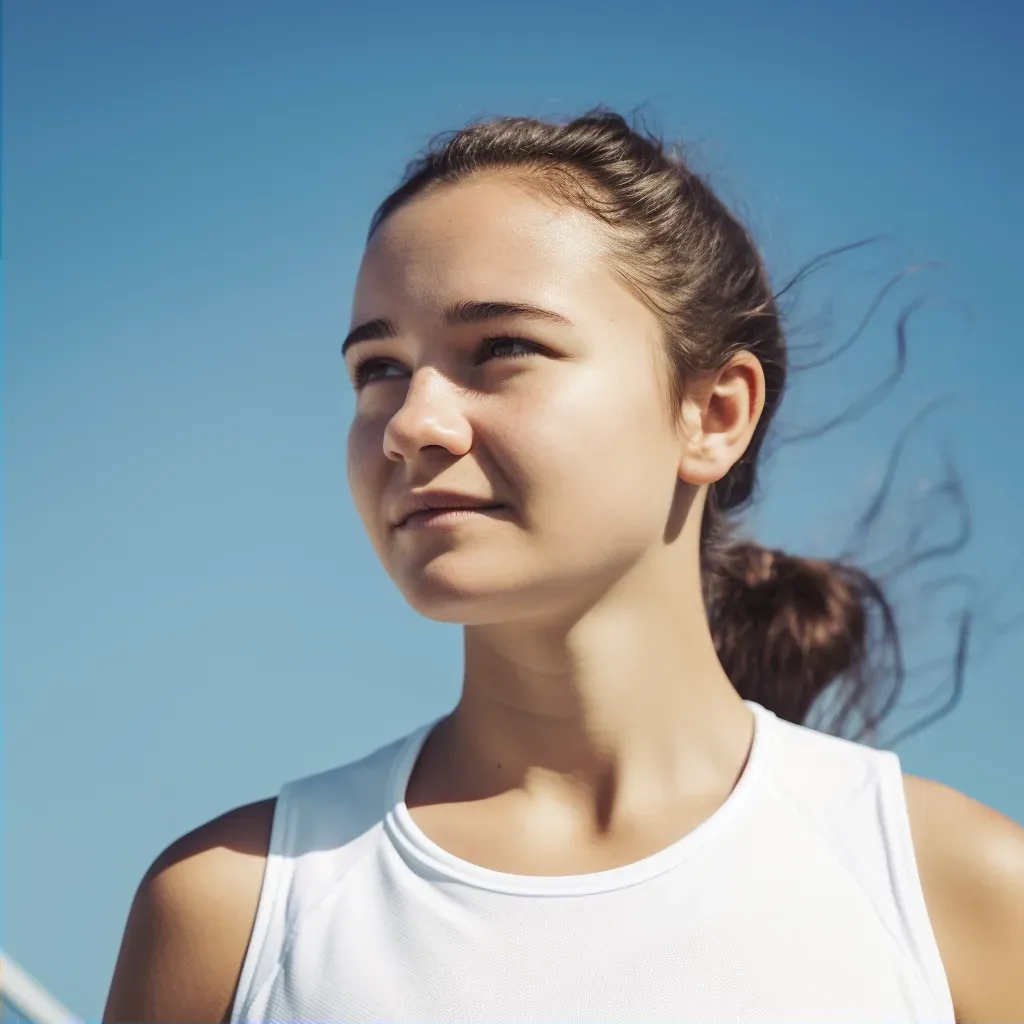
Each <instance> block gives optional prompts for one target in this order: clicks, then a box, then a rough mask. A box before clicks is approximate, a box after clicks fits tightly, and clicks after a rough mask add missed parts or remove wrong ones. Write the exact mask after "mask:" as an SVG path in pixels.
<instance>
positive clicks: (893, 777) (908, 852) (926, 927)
mask: <svg viewBox="0 0 1024 1024" xmlns="http://www.w3.org/2000/svg"><path fill="white" fill-rule="evenodd" d="M879 753H880V754H882V755H883V756H882V758H881V765H882V767H881V772H880V775H881V783H882V798H883V801H884V806H885V816H886V819H887V822H886V824H887V829H886V831H887V833H888V841H889V844H890V857H891V858H892V862H893V874H894V881H895V882H896V885H897V886H898V891H897V892H896V894H895V895H896V899H897V901H898V905H899V910H900V913H901V914H902V916H903V920H904V924H905V927H906V928H907V931H908V934H909V937H910V940H911V942H912V943H913V954H914V956H915V958H916V959H917V962H918V968H919V970H920V971H921V973H922V975H923V976H924V978H925V981H926V983H927V985H928V987H929V990H930V993H931V995H932V998H933V999H934V1000H935V1004H936V1005H935V1009H936V1012H937V1013H939V1014H942V1016H941V1017H940V1018H939V1019H940V1020H942V1021H944V1022H949V1024H953V1022H955V1019H956V1018H955V1014H954V1008H953V997H952V994H951V993H950V990H949V980H948V978H947V977H946V968H945V966H944V965H943V963H942V955H941V953H940V951H939V943H938V940H937V939H936V937H935V929H934V928H933V927H932V921H931V916H930V915H929V913H928V904H927V902H926V901H925V897H924V887H923V886H922V884H921V876H920V873H919V871H918V866H917V854H916V853H915V851H914V839H913V834H912V832H911V829H910V812H909V810H908V808H907V795H906V791H905V790H904V788H903V768H902V766H901V764H900V759H899V757H898V756H897V755H896V754H895V753H893V752H892V751H879Z"/></svg>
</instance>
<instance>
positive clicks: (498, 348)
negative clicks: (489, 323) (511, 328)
mask: <svg viewBox="0 0 1024 1024" xmlns="http://www.w3.org/2000/svg"><path fill="white" fill-rule="evenodd" d="M517 345H518V346H520V347H521V348H522V349H523V351H520V352H515V351H509V350H510V349H514V348H515V346H517ZM539 351H540V347H539V346H538V345H535V344H534V343H533V342H532V341H526V340H525V339H524V338H509V337H496V338H484V340H483V343H482V345H481V346H480V352H481V353H482V354H483V353H490V354H491V355H492V356H494V357H496V358H498V359H521V358H522V357H523V356H529V355H533V354H534V353H535V352H539ZM485 361H486V360H485V359H484V358H481V357H478V358H477V362H478V363H482V362H485Z"/></svg>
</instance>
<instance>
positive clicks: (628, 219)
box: [369, 107, 903, 736]
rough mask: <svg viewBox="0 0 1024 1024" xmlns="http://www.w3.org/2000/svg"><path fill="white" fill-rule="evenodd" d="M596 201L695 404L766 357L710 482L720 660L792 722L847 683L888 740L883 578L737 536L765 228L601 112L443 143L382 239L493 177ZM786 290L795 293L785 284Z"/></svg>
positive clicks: (619, 261)
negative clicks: (405, 210)
mask: <svg viewBox="0 0 1024 1024" xmlns="http://www.w3.org/2000/svg"><path fill="white" fill-rule="evenodd" d="M487 170H493V171H502V170H512V171H516V172H521V174H522V179H523V181H524V183H525V184H526V185H528V186H532V187H536V188H538V189H539V190H540V191H541V192H542V193H543V194H545V195H547V196H549V197H552V198H555V199H556V200H559V201H562V202H565V203H568V204H571V205H573V206H576V207H578V208H581V209H584V210H586V211H588V212H590V213H591V214H593V215H594V216H596V217H598V218H600V219H601V220H602V221H604V222H605V223H606V224H607V225H608V226H609V227H610V228H611V229H612V230H611V232H610V238H611V245H612V257H613V266H614V267H615V268H616V270H617V272H618V273H619V274H621V276H622V278H623V279H624V281H625V283H626V284H627V285H628V286H629V287H630V288H631V289H632V290H633V291H634V292H635V293H636V294H637V295H638V297H640V298H641V299H642V300H643V301H644V302H645V303H646V304H647V305H648V306H649V307H650V308H651V309H652V311H653V312H655V314H656V315H657V316H658V318H659V319H660V321H661V323H662V326H663V330H664V338H665V344H666V348H665V351H666V354H667V357H668V360H669V363H670V368H671V372H670V373H669V374H668V375H667V379H668V383H669V397H670V398H671V399H672V400H673V406H674V407H675V408H677V409H678V408H679V400H680V399H681V397H682V393H683V388H684V386H685V382H686V381H687V380H688V379H690V378H691V377H693V376H694V375H696V374H700V373H703V372H707V371H710V370H714V369H717V368H720V367H721V366H723V365H724V364H725V363H726V362H727V361H728V360H729V358H730V357H731V356H732V355H733V354H735V353H736V352H739V351H742V350H746V351H749V352H752V353H753V354H754V355H756V356H757V358H758V359H759V360H760V363H761V365H762V367H763V369H764V375H765V381H766V385H767V397H766V404H765V408H764V412H763V414H762V416H761V419H760V422H759V423H758V425H757V429H756V431H755V433H754V436H753V438H752V440H751V442H750V445H749V447H748V448H747V450H746V452H745V453H744V454H743V456H742V458H741V459H740V460H739V461H738V462H737V463H736V464H735V465H734V466H733V467H732V469H731V470H730V471H729V473H728V474H727V475H726V476H725V477H724V478H723V479H722V480H720V481H718V482H717V483H716V484H714V485H713V486H712V487H710V488H709V493H708V496H707V502H706V505H705V510H704V518H703V521H702V524H701V557H702V570H703V581H704V596H705V602H706V606H707V612H708V618H709V621H710V625H711V630H712V635H713V637H714V640H715V646H716V648H717V651H718V656H719V658H720V660H721V662H722V665H723V666H724V668H725V670H726V672H727V674H728V676H729V678H730V679H731V680H732V683H733V685H734V686H735V687H736V689H737V690H738V691H739V693H740V694H741V695H742V696H743V697H745V698H749V699H752V700H755V701H757V702H758V703H760V704H762V705H763V706H765V707H767V708H769V709H770V710H772V711H774V712H775V713H776V714H777V715H779V716H780V717H782V718H784V719H787V720H789V721H792V722H799V723H803V722H805V721H806V720H807V718H808V715H809V713H810V711H811V709H812V707H813V706H814V705H815V704H816V702H817V701H818V698H819V697H821V696H822V695H823V694H824V693H825V691H826V690H827V689H828V688H829V687H830V686H831V684H833V683H838V684H841V686H842V692H841V693H840V697H841V699H840V700H839V702H838V704H839V710H838V712H837V713H836V714H835V715H834V716H833V719H832V721H831V722H830V723H828V726H827V727H828V728H830V729H832V730H833V731H837V732H838V731H842V729H843V727H844V725H845V724H846V722H847V721H849V720H850V719H851V717H853V718H856V719H857V720H859V722H860V724H861V729H860V733H859V735H864V734H868V735H872V736H873V735H874V733H875V728H876V726H877V724H878V722H879V721H880V719H881V717H882V716H883V715H885V714H886V713H887V712H888V710H889V709H890V708H891V707H892V706H893V704H894V701H895V697H896V693H897V691H898V689H899V684H900V681H901V680H902V676H903V663H902V655H901V651H900V645H899V637H898V633H897V629H896V625H895V621H894V618H893V614H892V611H891V609H890V607H889V604H888V602H887V601H886V598H885V596H884V594H883V591H882V587H881V585H880V584H879V583H877V582H876V581H875V580H873V579H872V578H871V576H869V575H868V574H867V573H865V572H863V571H861V570H860V569H857V568H855V567H854V566H852V565H849V564H846V563H844V562H830V561H825V560H812V559H805V558H797V557H794V556H791V555H787V554H785V553H783V552H781V551H769V550H766V549H764V548H762V547H759V546H758V545H757V544H754V543H752V542H750V541H747V540H739V539H737V537H736V526H735V520H736V515H737V513H738V512H739V511H741V510H742V509H743V508H744V507H745V506H746V505H747V504H748V503H749V502H750V500H751V498H752V497H753V495H754V489H755V482H756V474H757V462H758V454H759V452H760V451H761V448H762V445H763V442H764V439H765V435H766V433H767V431H768V428H769V426H770V424H771V422H772V417H773V415H774V414H775V412H776V410H777V408H778V405H779V402H780V401H781V398H782V394H783V390H784V387H785V383H786V376H787V354H786V341H785V334H784V331H783V325H782V322H781V317H780V315H779V311H778V309H777V302H776V298H777V297H776V295H774V294H773V292H772V287H771V283H770V280H769V276H768V273H767V271H766V269H765V266H764V263H763V262H762V259H761V256H760V254H759V252H758V250H757V247H756V246H755V244H754V242H753V240H752V238H751V236H750V234H749V233H748V232H747V230H746V229H745V228H744V227H743V225H742V224H741V223H740V222H739V220H738V219H737V218H736V217H735V216H733V214H732V213H730V211H729V210H728V209H727V208H726V206H725V205H724V204H723V203H722V202H721V201H720V200H719V198H718V197H717V196H716V195H715V193H714V192H713V191H712V189H711V188H710V186H709V185H708V184H707V182H706V181H705V180H704V179H703V178H702V177H700V176H699V175H698V174H696V173H694V172H693V171H692V170H691V169H690V168H689V167H688V166H687V164H686V162H685V161H684V159H683V158H682V156H681V154H680V153H678V152H676V151H670V150H668V149H667V148H666V147H665V146H664V144H663V143H662V142H661V141H660V140H659V139H657V138H656V137H654V136H653V135H651V134H650V133H649V132H647V131H646V129H642V130H638V129H635V128H633V127H631V126H630V125H629V124H628V123H627V122H626V120H625V119H624V118H623V117H621V116H620V115H618V114H616V113H614V112H611V111H608V110H606V109H604V108H600V107H599V108H596V109H595V110H592V111H590V112H589V113H587V114H585V115H583V116H581V117H577V118H575V119H573V120H571V121H569V122H567V123H551V122H545V121H540V120H535V119H531V118H520V117H504V118H497V119H493V120H489V121H484V122H480V123H475V124H471V125H470V126H468V127H466V128H464V129H462V130H461V131H458V132H455V133H451V134H450V135H448V136H442V137H440V138H439V139H437V140H435V141H434V143H432V144H431V145H430V146H429V147H428V148H427V150H426V151H425V152H424V153H423V154H422V155H421V156H420V157H418V158H417V159H416V160H414V161H413V162H412V163H410V164H409V166H408V167H407V169H406V172H405V175H404V178H403V180H402V183H401V184H400V186H399V187H398V188H397V189H396V190H395V191H394V192H392V193H391V194H390V195H389V196H388V197H387V198H386V199H385V200H384V201H383V202H382V203H381V205H380V206H379V207H378V209H377V211H376V213H375V214H374V217H373V220H372V222H371V226H370V231H369V235H370V236H372V235H373V233H374V232H375V231H376V230H377V228H378V227H379V226H380V225H381V224H382V223H383V221H384V220H385V219H386V218H387V217H388V216H389V215H390V214H391V213H393V212H394V211H395V210H397V209H398V208H399V207H401V206H402V205H404V204H405V203H406V202H408V201H409V200H411V199H413V198H414V197H415V196H418V195H422V194H424V193H426V192H428V191H430V190H432V189H434V188H437V187H439V186H443V185H445V184H450V183H455V182H459V181H462V180H464V179H466V178H468V177H469V176H471V175H474V174H476V173H479V172H481V171H487ZM780 294H781V293H780Z"/></svg>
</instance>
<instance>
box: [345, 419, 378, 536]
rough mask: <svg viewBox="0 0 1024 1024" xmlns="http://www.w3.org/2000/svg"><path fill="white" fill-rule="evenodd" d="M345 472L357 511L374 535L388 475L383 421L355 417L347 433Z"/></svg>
mask: <svg viewBox="0 0 1024 1024" xmlns="http://www.w3.org/2000/svg"><path fill="white" fill-rule="evenodd" d="M346 472H347V475H348V486H349V490H350V492H351V494H352V500H353V502H354V503H355V506H356V510H357V511H358V512H359V515H360V516H361V518H362V520H363V522H364V524H365V525H366V527H367V530H369V531H370V533H371V534H372V533H373V528H374V525H375V524H374V516H375V513H376V510H377V509H378V506H379V498H380V495H381V492H382V489H383V487H384V483H385V480H386V476H387V459H386V458H385V456H384V426H383V424H381V423H377V422H376V421H374V420H371V419H360V418H356V419H355V420H353V422H352V426H351V427H350V428H349V432H348V453H347V461H346Z"/></svg>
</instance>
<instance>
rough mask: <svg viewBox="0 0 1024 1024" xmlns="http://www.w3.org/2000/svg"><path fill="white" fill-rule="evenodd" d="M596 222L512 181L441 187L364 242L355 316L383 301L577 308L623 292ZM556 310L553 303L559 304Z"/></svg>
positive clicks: (369, 312) (484, 179)
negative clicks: (486, 301) (497, 301)
mask: <svg viewBox="0 0 1024 1024" xmlns="http://www.w3.org/2000/svg"><path fill="white" fill-rule="evenodd" d="M605 230H606V229H605V228H604V226H603V225H602V224H601V223H600V222H599V221H597V220H596V218H594V217H592V216H591V215H589V214H587V213H585V212H584V211H581V210H577V209H575V208H573V207H570V206H567V205H565V204H560V203H557V202H555V201H554V200H549V199H547V198H545V197H542V196H539V195H536V194H535V193H534V192H533V191H531V190H528V189H526V188H525V187H523V186H522V185H521V184H519V183H517V182H516V181H514V180H513V179H511V178H509V177H500V176H497V175H489V176H480V177H478V178H474V179H470V180H469V181H466V182H461V183H459V184H458V185H452V186H442V187H440V188H439V189H437V190H436V191H434V192H431V193H428V194H427V195H425V196H420V197H417V198H416V199H414V200H412V201H411V202H410V203H409V204H407V205H406V206H404V207H402V208H400V209H399V210H397V211H396V212H395V213H394V214H392V215H391V216H390V217H389V218H388V219H387V220H386V221H385V222H384V224H383V225H382V226H381V227H380V229H379V230H378V231H377V233H376V234H375V235H374V237H373V238H372V239H371V241H370V243H369V245H368V246H367V249H366V252H365V254H364V256H363V262H362V265H361V267H360V271H359V279H358V282H357V285H356V295H355V303H354V306H355V308H354V309H353V320H354V321H355V320H358V319H359V318H360V317H361V316H376V315H380V312H381V311H380V310H379V309H376V308H373V307H376V306H379V304H380V303H382V302H384V301H391V302H393V301H396V300H408V301H413V302H416V303H420V304H425V305H430V306H437V307H440V306H442V305H444V304H445V303H446V302H447V301H450V300H451V299H452V298H498V297H500V298H503V299H518V300H523V301H526V300H529V301H531V302H536V303H542V302H548V303H551V304H553V305H556V304H562V305H564V304H565V303H571V304H573V305H578V304H580V303H587V302H590V301H592V300H593V299H594V297H595V295H598V294H602V293H603V294H604V295H605V297H606V298H610V297H611V296H610V295H609V292H610V291H611V290H613V289H619V290H621V291H622V292H623V294H625V288H624V287H623V286H622V284H621V282H620V280H619V278H618V276H617V275H616V274H615V273H614V270H613V267H612V265H611V263H610V261H609V260H608V238H607V235H606V234H605ZM556 308H557V305H556Z"/></svg>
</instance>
